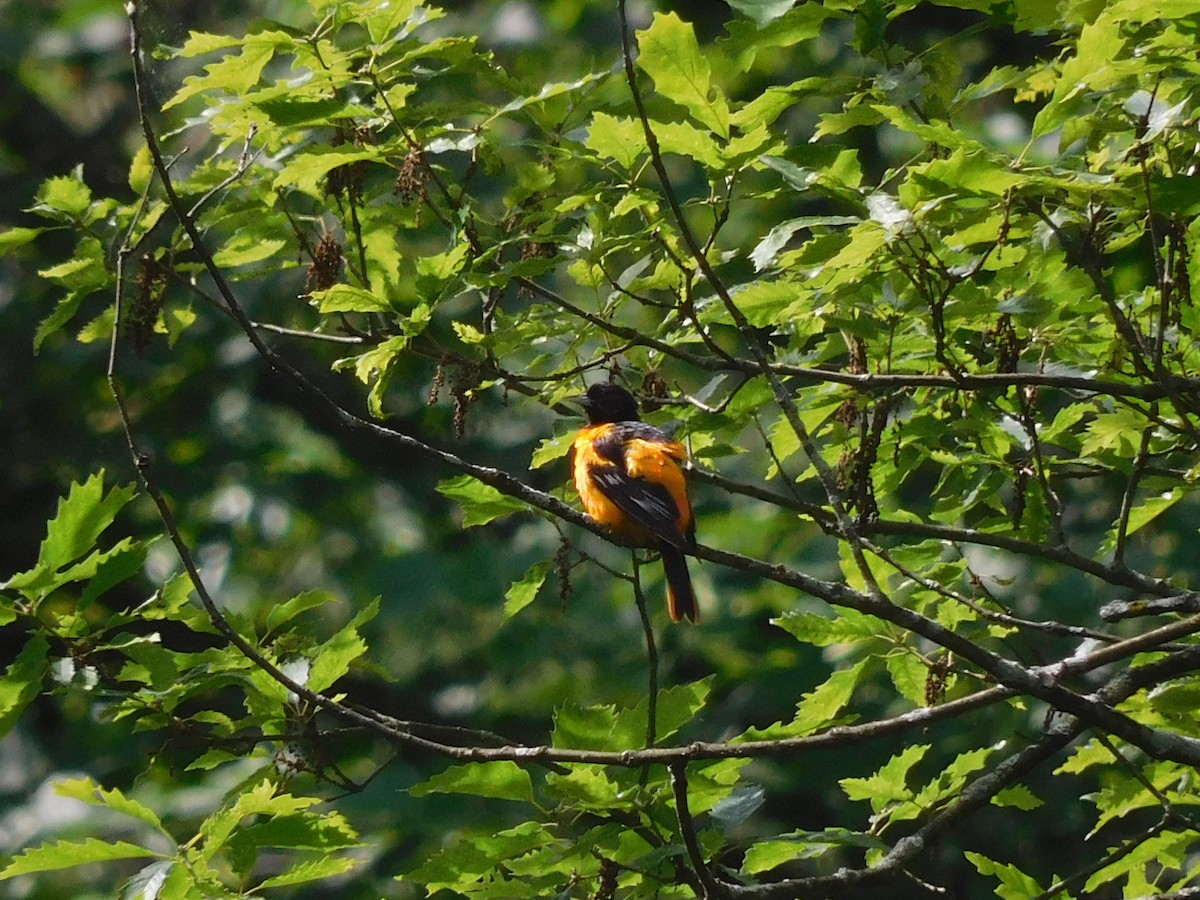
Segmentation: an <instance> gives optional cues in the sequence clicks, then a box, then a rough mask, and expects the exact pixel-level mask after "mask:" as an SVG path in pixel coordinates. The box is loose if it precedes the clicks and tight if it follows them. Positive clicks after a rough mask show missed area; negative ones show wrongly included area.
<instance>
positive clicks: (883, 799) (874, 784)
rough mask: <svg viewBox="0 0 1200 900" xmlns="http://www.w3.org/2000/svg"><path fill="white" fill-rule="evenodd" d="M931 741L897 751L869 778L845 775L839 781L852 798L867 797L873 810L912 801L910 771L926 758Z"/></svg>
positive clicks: (865, 798) (863, 798) (847, 794)
mask: <svg viewBox="0 0 1200 900" xmlns="http://www.w3.org/2000/svg"><path fill="white" fill-rule="evenodd" d="M932 747H933V745H932V744H914V745H912V746H911V747H906V748H905V749H904V750H902V751H900V752H899V753H897V754H896V755H895V756H893V757H892V758H891V759H889V760H888V761H887V762H886V763H884V764H883V766H881V767H880V768H879V770H878V771H876V772H875V774H873V775H870V776H868V777H866V778H842V779H840V780H839V781H838V784H840V785H841V787H842V790H843V791H845V793H846V796H847V797H849V798H850V799H851V800H867V801H869V802H870V804H871V809H872V810H873V811H874V812H879V811H880V810H882V809H883V808H884V807H885V806H887V805H888V804H889V803H893V802H896V801H898V800H910V799H912V796H913V793H912V791H911V790H910V789H909V787H908V785H907V783H906V782H907V778H908V773H909V770H910V769H912V767H913V766H915V765H916V764H917V763H919V762H920V761H921V760H922V759H924V758H925V754H927V753H928V752H929V751H930V750H931V749H932Z"/></svg>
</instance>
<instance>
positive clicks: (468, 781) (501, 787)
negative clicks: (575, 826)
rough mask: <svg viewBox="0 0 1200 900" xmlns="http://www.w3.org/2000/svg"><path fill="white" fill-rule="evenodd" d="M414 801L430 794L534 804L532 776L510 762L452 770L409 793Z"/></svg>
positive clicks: (461, 767) (442, 773) (427, 781)
mask: <svg viewBox="0 0 1200 900" xmlns="http://www.w3.org/2000/svg"><path fill="white" fill-rule="evenodd" d="M408 792H409V793H410V794H412V796H414V797H425V796H427V795H429V794H472V795H474V796H476V797H491V798H493V799H496V800H520V801H524V802H532V801H533V782H532V781H531V780H530V778H529V773H528V772H526V771H525V770H524V769H522V768H521V767H520V766H518V765H517V764H516V763H515V762H512V761H510V760H503V761H499V762H482V763H467V764H466V765H462V766H451V767H450V768H449V769H447V770H446V771H445V772H441V773H439V774H437V775H434V776H433V777H432V778H429V779H427V780H425V781H423V782H421V783H420V784H415V785H413V786H412V787H410V788H409V789H408Z"/></svg>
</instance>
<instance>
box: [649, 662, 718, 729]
mask: <svg viewBox="0 0 1200 900" xmlns="http://www.w3.org/2000/svg"><path fill="white" fill-rule="evenodd" d="M715 678H716V676H714V675H709V676H708V677H707V678H701V679H700V680H698V681H693V682H690V683H688V684H675V685H672V686H671V687H669V688H667V689H665V690H661V691H659V692H658V703H657V710H656V718H657V720H658V721H656V722H655V726H656V727H655V734H656V736H657V738H658V740H659V741H660V742H661V741H662V740H664V739H665V738H669V737H670V736H671V735H673V734H675V732H677V731H678V730H679V729H680V728H682V727H683V726H684V725H686V724H687V723H688V722H690V721H692V719H694V718H695V717H696V714H697V713H699V712H700V710H702V709H703V708H704V705H705V704H706V703H707V702H708V695H709V694H710V693H711V691H712V686H713V681H714V680H715ZM648 708H649V704H648V703H647V702H646V701H645V700H643V701H641V702H640V703H638V705H637V707H636V709H637V710H638V711H640V712H641V714H642V718H643V721H644V720H645V716H646V715H647V714H648V712H647V710H648Z"/></svg>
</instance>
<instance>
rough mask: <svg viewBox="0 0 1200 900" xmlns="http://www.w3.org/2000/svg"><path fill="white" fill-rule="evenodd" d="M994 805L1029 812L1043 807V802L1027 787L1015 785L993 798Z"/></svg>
mask: <svg viewBox="0 0 1200 900" xmlns="http://www.w3.org/2000/svg"><path fill="white" fill-rule="evenodd" d="M992 805H993V806H1011V807H1014V808H1015V809H1022V810H1025V811H1026V812H1028V811H1030V810H1034V809H1038V808H1039V807H1041V806H1042V800H1041V799H1040V798H1039V797H1038V796H1037V795H1036V794H1034V792H1033V791H1031V790H1030V789H1029V788H1027V787H1026V786H1025V785H1023V784H1014V785H1013V786H1012V787H1006V788H1005V789H1004V790H1002V791H1000V792H999V793H998V794H996V795H995V796H994V797H992Z"/></svg>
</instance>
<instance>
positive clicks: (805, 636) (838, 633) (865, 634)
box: [771, 609, 875, 647]
mask: <svg viewBox="0 0 1200 900" xmlns="http://www.w3.org/2000/svg"><path fill="white" fill-rule="evenodd" d="M771 624H772V625H776V626H778V627H780V628H782V629H783V630H784V631H786V632H787V633H788V634H790V635H791V636H792V637H794V638H795V639H796V640H798V641H800V642H801V643H805V644H812V645H813V646H815V647H828V646H829V645H830V644H843V643H847V644H848V643H854V642H856V641H860V640H863V639H864V638H870V637H873V636H874V634H875V628H874V626H873V625H872V623H871V621H870V619H869V618H868V617H867V616H864V615H863V614H862V613H859V612H855V611H853V610H847V609H840V610H838V614H837V615H836V616H822V615H819V614H818V613H810V612H789V613H785V614H784V615H782V616H779V617H778V618H775V619H772V620H771Z"/></svg>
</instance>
